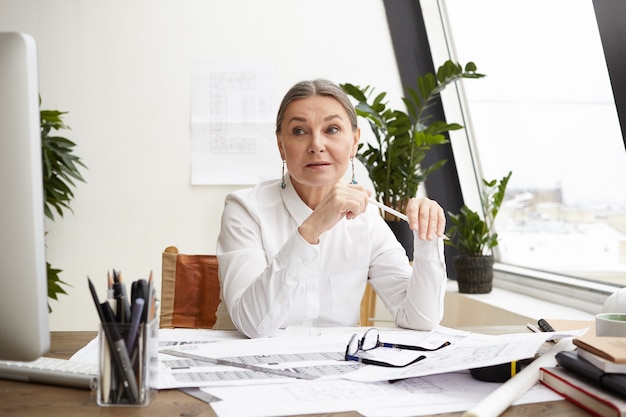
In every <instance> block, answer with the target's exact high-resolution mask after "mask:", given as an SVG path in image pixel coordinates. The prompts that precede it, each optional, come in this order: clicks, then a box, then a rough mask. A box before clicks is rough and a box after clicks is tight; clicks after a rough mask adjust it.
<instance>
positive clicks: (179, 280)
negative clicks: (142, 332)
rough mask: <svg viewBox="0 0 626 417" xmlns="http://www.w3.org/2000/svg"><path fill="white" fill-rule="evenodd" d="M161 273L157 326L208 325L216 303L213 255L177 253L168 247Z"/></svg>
mask: <svg viewBox="0 0 626 417" xmlns="http://www.w3.org/2000/svg"><path fill="white" fill-rule="evenodd" d="M161 273H162V275H161V316H160V327H161V328H175V327H180V328H192V329H210V328H212V327H213V325H214V324H215V321H216V316H215V312H216V310H217V306H218V304H219V302H220V283H219V278H218V275H217V257H216V256H215V255H185V254H179V253H178V248H176V247H175V246H168V247H167V248H165V250H164V251H163V255H162V269H161Z"/></svg>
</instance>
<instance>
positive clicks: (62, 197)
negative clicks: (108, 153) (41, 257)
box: [40, 110, 86, 311]
mask: <svg viewBox="0 0 626 417" xmlns="http://www.w3.org/2000/svg"><path fill="white" fill-rule="evenodd" d="M66 113H67V112H61V111H58V110H40V122H41V151H42V168H43V190H44V213H45V215H46V217H48V218H49V219H50V220H53V221H54V213H55V212H56V213H57V214H58V215H59V216H60V217H63V211H64V210H70V211H71V210H72V209H71V207H70V201H71V200H72V199H73V198H74V193H73V191H72V189H73V188H75V187H76V184H75V181H81V182H85V180H84V179H83V177H82V175H81V173H80V171H79V167H83V168H86V166H85V165H84V164H83V162H82V161H81V160H80V158H79V157H78V156H76V155H74V154H73V152H74V147H75V146H76V144H75V143H74V142H72V141H71V140H69V139H67V138H64V137H61V136H56V135H53V134H52V132H53V131H58V130H61V129H70V128H69V126H67V125H65V124H64V123H63V119H62V116H63V115H64V114H66ZM46 269H47V273H48V298H51V299H54V300H58V295H59V294H67V292H66V291H65V289H64V288H63V287H62V285H69V284H68V283H66V282H64V281H62V280H61V278H60V277H59V274H60V273H61V272H62V270H60V269H56V268H53V267H52V266H51V265H50V263H49V262H46ZM48 310H49V311H52V309H51V307H50V305H49V304H48Z"/></svg>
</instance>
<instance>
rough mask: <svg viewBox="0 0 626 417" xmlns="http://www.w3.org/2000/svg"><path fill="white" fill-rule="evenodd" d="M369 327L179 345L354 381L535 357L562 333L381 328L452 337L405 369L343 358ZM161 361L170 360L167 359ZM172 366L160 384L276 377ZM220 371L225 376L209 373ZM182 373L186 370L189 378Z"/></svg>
mask: <svg viewBox="0 0 626 417" xmlns="http://www.w3.org/2000/svg"><path fill="white" fill-rule="evenodd" d="M365 330H367V329H366V328H356V329H346V332H345V333H341V332H339V333H337V332H333V333H327V334H324V333H319V335H318V336H314V337H312V336H307V335H303V334H302V333H295V334H296V336H293V337H288V336H287V335H285V334H283V335H282V336H281V337H277V338H264V339H246V340H226V341H222V342H220V343H211V344H189V345H183V346H178V347H176V348H175V349H176V350H179V351H182V352H190V353H192V354H194V355H198V356H203V357H206V358H213V359H227V360H229V361H237V362H239V361H240V362H243V363H250V364H254V365H261V366H268V367H275V368H279V369H295V370H297V372H300V373H303V374H307V375H314V376H317V377H318V378H321V379H339V378H345V379H350V380H353V381H361V382H376V381H388V380H397V379H404V378H410V377H416V376H424V375H433V374H441V373H447V372H453V371H460V370H467V369H469V368H476V367H482V366H489V365H495V364H500V363H505V362H510V361H513V360H519V359H522V358H528V357H533V356H534V355H535V354H536V353H537V352H538V350H539V348H540V347H541V345H542V344H543V343H544V342H545V341H546V340H547V339H549V338H552V337H558V336H559V334H557V333H519V334H509V335H502V336H488V335H481V334H476V333H467V332H461V331H455V330H452V329H447V328H439V329H437V330H435V331H432V332H417V331H411V330H398V329H391V330H386V329H380V340H381V341H383V342H389V343H403V344H411V345H419V346H423V347H436V346H439V345H441V344H442V343H443V342H444V341H449V342H451V344H450V346H447V347H445V348H443V349H440V350H437V351H434V352H414V351H409V352H408V355H422V354H423V355H425V356H426V359H424V360H422V361H420V362H417V363H416V364H414V365H410V366H407V367H404V368H390V367H381V366H367V365H362V364H359V363H356V362H346V361H345V360H344V359H343V356H344V352H345V348H346V345H347V343H348V341H349V340H350V337H351V336H352V334H353V333H354V332H355V331H356V332H361V333H362V332H364V331H365ZM572 333H574V334H575V333H576V332H567V335H572ZM560 335H561V336H565V335H566V334H560ZM359 355H366V356H367V357H368V358H370V359H374V360H381V361H384V362H391V361H393V360H392V359H390V358H389V355H407V351H397V352H394V350H393V349H389V348H378V349H374V350H372V351H368V352H367V353H362V352H359ZM170 359H171V358H170ZM399 360H400V361H405V360H406V359H405V358H404V357H402V358H400V359H399ZM161 362H162V364H163V363H166V364H169V362H163V360H161ZM169 365H170V366H169V368H167V367H161V368H160V369H159V375H160V377H159V378H160V379H161V381H162V383H163V384H164V385H162V386H160V388H176V387H180V386H193V385H192V384H195V386H221V385H240V384H245V383H255V384H258V383H271V384H274V383H276V382H277V380H276V378H275V377H272V376H267V377H266V378H263V377H262V375H254V378H250V375H249V374H247V373H241V369H237V368H229V367H223V366H219V367H218V366H215V365H209V366H207V364H206V363H201V364H191V363H189V362H187V363H185V364H184V366H183V367H182V369H174V367H172V366H171V364H169ZM216 372H219V373H222V374H220V375H211V373H216ZM227 372H239V374H240V375H242V378H241V379H242V380H236V379H235V375H236V374H227ZM179 374H187V376H183V375H179ZM278 382H282V381H278Z"/></svg>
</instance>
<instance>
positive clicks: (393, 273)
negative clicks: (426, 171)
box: [215, 79, 446, 337]
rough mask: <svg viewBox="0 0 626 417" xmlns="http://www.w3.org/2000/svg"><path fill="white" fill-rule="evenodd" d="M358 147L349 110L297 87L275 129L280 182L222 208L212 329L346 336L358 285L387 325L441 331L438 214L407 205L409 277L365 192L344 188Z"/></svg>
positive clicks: (335, 98) (307, 86) (329, 89)
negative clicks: (370, 291)
mask: <svg viewBox="0 0 626 417" xmlns="http://www.w3.org/2000/svg"><path fill="white" fill-rule="evenodd" d="M359 137H360V130H359V128H358V126H357V115H356V112H355V110H354V107H353V105H352V104H351V102H350V100H349V98H348V96H347V95H346V94H345V93H344V92H343V90H342V89H341V88H340V87H339V86H338V85H336V84H334V83H332V82H330V81H327V80H322V79H318V80H314V81H303V82H300V83H297V84H296V85H294V86H293V87H292V88H291V89H290V90H289V91H288V92H287V94H286V95H285V97H284V98H283V101H282V103H281V105H280V108H279V110H278V116H277V118H276V139H277V143H278V150H279V152H280V155H281V157H282V160H283V175H282V178H281V179H278V180H271V181H266V182H262V183H260V184H258V185H256V186H255V187H253V188H249V189H245V190H239V191H235V192H233V193H231V194H229V195H228V196H227V197H226V201H225V206H224V212H223V215H222V224H221V231H220V234H219V238H218V242H217V256H218V262H219V277H220V285H221V303H220V306H219V307H218V311H217V324H216V326H215V328H225V327H228V324H230V325H231V326H232V324H234V325H235V327H236V328H237V329H239V330H240V331H241V332H243V333H244V334H246V335H247V336H248V337H267V336H272V335H274V334H275V333H276V332H277V331H278V330H279V329H280V328H284V327H287V326H356V325H357V324H358V320H359V312H360V303H361V298H362V296H363V293H364V290H365V286H366V284H367V282H368V280H369V282H370V283H371V285H372V287H373V288H374V290H375V291H376V293H377V294H378V296H379V297H380V299H381V300H382V301H383V303H384V304H385V306H386V307H387V309H388V310H389V311H390V313H391V314H392V315H393V318H394V321H395V324H396V325H397V326H400V327H404V328H410V329H417V330H430V329H432V328H433V327H435V326H436V325H438V324H439V322H440V320H441V318H442V316H443V296H444V292H445V282H446V269H445V261H444V255H443V241H442V236H443V232H444V227H445V215H444V212H443V209H442V208H441V207H440V206H439V205H438V204H437V203H436V202H434V201H432V200H429V199H427V198H421V199H415V198H414V199H412V200H411V202H410V203H409V206H408V209H407V213H406V214H407V216H408V218H409V225H410V227H411V229H413V230H414V231H415V232H414V234H415V248H414V252H415V253H414V260H413V265H412V266H411V265H410V264H409V261H408V259H407V257H406V253H405V251H404V249H403V248H402V246H401V245H400V244H399V243H398V241H397V240H396V238H395V236H394V235H393V233H392V232H391V230H390V229H389V227H388V226H387V224H386V223H385V222H384V220H383V218H382V216H381V215H380V213H379V212H378V209H377V208H376V207H374V206H373V205H368V200H369V197H370V192H369V191H368V190H366V189H365V188H364V187H363V186H361V185H358V184H356V181H347V180H345V179H344V175H345V174H346V173H347V171H348V169H349V168H351V169H352V176H353V177H354V165H353V164H351V161H352V160H353V158H354V157H355V155H356V151H357V145H358V142H359ZM285 168H286V170H285ZM231 319H232V323H230V320H231Z"/></svg>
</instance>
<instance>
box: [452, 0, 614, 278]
mask: <svg viewBox="0 0 626 417" xmlns="http://www.w3.org/2000/svg"><path fill="white" fill-rule="evenodd" d="M445 5H446V9H447V13H448V18H449V25H448V28H449V29H450V33H449V34H448V35H449V37H448V41H449V42H450V43H451V44H452V45H453V48H454V52H455V53H456V55H457V56H458V60H459V62H467V61H470V60H471V61H474V62H475V63H476V64H477V65H478V70H479V72H481V73H484V74H486V75H487V76H486V77H485V78H484V79H481V80H479V81H472V82H467V83H465V84H464V91H465V95H466V99H467V103H466V104H467V114H466V115H465V117H466V124H467V121H468V120H469V121H470V123H471V128H472V132H473V141H474V146H475V147H474V150H475V153H476V154H477V155H478V160H479V161H480V164H481V165H480V167H481V171H482V173H483V175H484V177H485V178H486V179H488V180H491V179H496V178H497V179H499V178H502V177H503V176H505V175H506V174H507V173H508V172H509V170H511V171H513V175H512V177H511V181H510V183H509V187H508V189H507V196H506V202H505V204H504V205H503V208H502V211H501V213H500V214H499V218H498V220H497V222H496V227H497V231H498V234H499V236H500V238H501V240H500V245H499V248H498V249H499V257H500V258H499V260H500V262H503V263H507V264H512V265H518V266H523V267H528V268H533V269H539V270H544V271H548V272H555V273H559V274H564V275H569V276H574V277H578V278H586V279H591V280H596V281H601V282H607V283H614V284H619V285H626V152H625V149H624V142H623V139H622V133H621V130H620V125H619V120H618V117H617V112H616V109H615V104H614V100H613V96H612V92H611V84H610V79H609V76H608V72H607V68H606V63H605V58H604V54H603V50H602V44H601V40H600V35H599V33H598V27H597V23H596V20H595V14H594V10H593V5H592V1H591V0H532V1H524V2H500V1H496V0H447V1H446V2H445Z"/></svg>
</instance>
